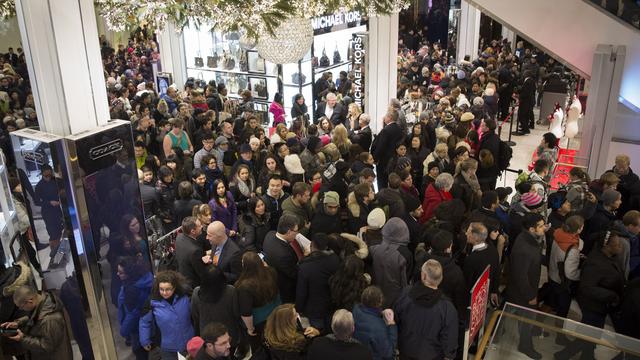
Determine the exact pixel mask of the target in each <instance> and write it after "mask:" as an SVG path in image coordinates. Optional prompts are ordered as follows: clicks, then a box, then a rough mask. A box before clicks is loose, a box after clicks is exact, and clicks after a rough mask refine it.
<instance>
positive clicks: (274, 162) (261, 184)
mask: <svg viewBox="0 0 640 360" xmlns="http://www.w3.org/2000/svg"><path fill="white" fill-rule="evenodd" d="M274 174H278V175H280V177H282V178H283V179H286V178H287V170H286V169H285V168H284V165H283V164H282V163H281V162H279V161H278V159H277V158H276V156H275V155H267V157H265V159H264V164H263V166H262V170H260V175H259V176H258V188H259V189H260V190H261V191H260V193H261V194H265V193H266V192H267V188H268V185H269V178H271V175H274ZM283 183H284V186H285V187H288V186H289V182H288V181H283Z"/></svg>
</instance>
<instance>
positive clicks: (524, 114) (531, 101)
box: [514, 70, 536, 135]
mask: <svg viewBox="0 0 640 360" xmlns="http://www.w3.org/2000/svg"><path fill="white" fill-rule="evenodd" d="M523 76H524V82H523V83H522V86H521V87H520V91H518V101H519V102H520V105H519V107H518V127H519V129H518V131H516V132H515V133H514V135H527V134H529V132H530V131H529V128H530V125H531V123H532V122H533V106H534V105H535V103H536V81H535V80H534V78H533V74H532V73H531V71H529V70H527V71H525V72H524V75H523Z"/></svg>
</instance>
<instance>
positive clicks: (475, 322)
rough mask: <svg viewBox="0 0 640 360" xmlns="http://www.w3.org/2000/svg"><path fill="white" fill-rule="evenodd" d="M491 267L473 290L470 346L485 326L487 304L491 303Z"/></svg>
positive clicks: (485, 270)
mask: <svg viewBox="0 0 640 360" xmlns="http://www.w3.org/2000/svg"><path fill="white" fill-rule="evenodd" d="M490 268H491V266H489V265H487V267H486V268H485V269H484V272H483V273H482V275H480V277H479V278H478V280H477V281H476V283H475V285H473V287H472V288H471V302H470V304H471V308H470V312H471V315H470V316H469V344H471V343H473V340H474V339H475V337H476V335H477V334H478V331H480V328H482V326H483V325H484V319H485V316H486V315H487V303H488V301H489V272H490Z"/></svg>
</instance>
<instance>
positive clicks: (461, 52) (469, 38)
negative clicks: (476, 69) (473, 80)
mask: <svg viewBox="0 0 640 360" xmlns="http://www.w3.org/2000/svg"><path fill="white" fill-rule="evenodd" d="M479 46H480V10H479V9H477V8H475V7H474V6H473V5H471V4H470V3H469V2H468V1H466V0H462V2H461V4H460V22H459V23H458V54H457V55H456V61H457V62H458V63H459V62H460V61H462V59H464V57H465V56H466V55H469V56H470V57H471V60H472V61H473V59H475V58H476V57H478V47H479Z"/></svg>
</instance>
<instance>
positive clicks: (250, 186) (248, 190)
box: [229, 164, 256, 213]
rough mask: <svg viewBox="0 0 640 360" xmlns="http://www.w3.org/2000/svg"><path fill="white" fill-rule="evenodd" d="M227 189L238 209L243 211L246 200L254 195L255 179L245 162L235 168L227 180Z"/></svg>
mask: <svg viewBox="0 0 640 360" xmlns="http://www.w3.org/2000/svg"><path fill="white" fill-rule="evenodd" d="M229 191H230V192H231V195H233V199H234V200H235V202H236V206H237V207H238V211H239V212H241V213H243V212H245V211H246V210H247V201H249V199H251V198H253V197H255V196H256V181H255V180H254V179H253V174H252V173H251V169H249V166H247V165H246V164H240V165H238V167H237V168H236V171H235V174H233V175H232V177H231V181H229Z"/></svg>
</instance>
